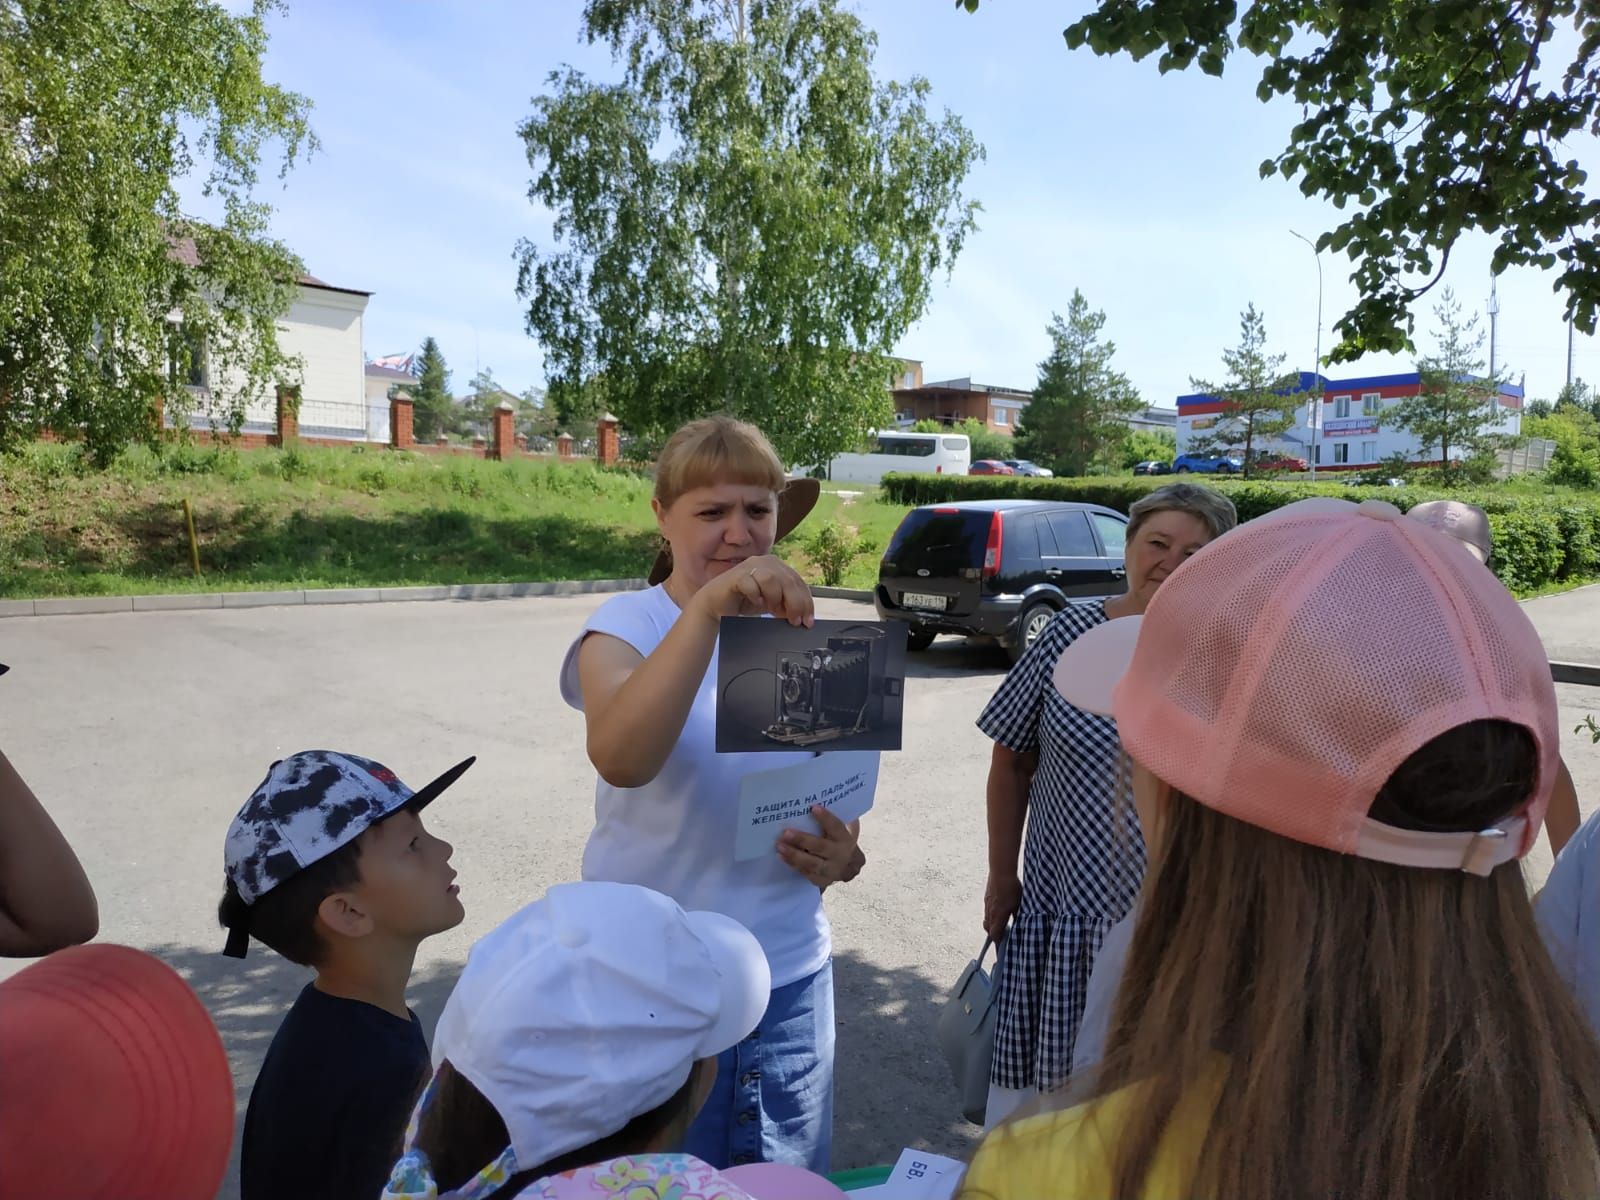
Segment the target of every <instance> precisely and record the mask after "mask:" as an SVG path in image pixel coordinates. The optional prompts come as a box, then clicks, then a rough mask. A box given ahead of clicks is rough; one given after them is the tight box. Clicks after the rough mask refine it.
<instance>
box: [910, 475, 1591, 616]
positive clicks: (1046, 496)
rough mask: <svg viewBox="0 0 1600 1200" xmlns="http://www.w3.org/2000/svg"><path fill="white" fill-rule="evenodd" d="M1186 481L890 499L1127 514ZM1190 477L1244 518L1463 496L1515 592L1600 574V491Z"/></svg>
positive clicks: (1138, 480) (974, 488)
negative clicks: (1077, 504)
mask: <svg viewBox="0 0 1600 1200" xmlns="http://www.w3.org/2000/svg"><path fill="white" fill-rule="evenodd" d="M1176 482H1178V481H1177V480H1176V479H1174V478H1173V477H1172V476H1163V475H1158V476H1149V477H1140V476H1106V477H1103V478H1087V479H1039V478H1035V477H1031V476H1026V475H979V476H970V475H901V474H892V475H886V476H884V479H883V497H884V499H885V500H888V501H891V502H893V503H897V504H938V503H942V502H948V501H957V500H991V499H1002V498H1017V499H1027V500H1077V501H1082V502H1085V503H1089V504H1103V505H1105V506H1106V507H1107V508H1114V509H1116V510H1117V511H1118V512H1124V513H1125V512H1127V511H1128V506H1129V505H1130V504H1132V503H1133V502H1134V501H1135V500H1137V499H1139V498H1140V497H1141V496H1143V495H1145V494H1146V493H1148V492H1152V491H1154V490H1155V489H1156V488H1159V487H1165V486H1166V485H1167V484H1170V483H1176ZM1186 482H1191V483H1200V484H1204V485H1205V486H1207V487H1214V488H1216V490H1217V491H1219V492H1221V493H1223V494H1224V495H1225V496H1227V497H1228V499H1230V500H1232V501H1233V503H1234V507H1235V508H1237V509H1238V510H1239V519H1240V520H1241V521H1248V520H1251V519H1252V518H1255V517H1259V516H1261V515H1262V514H1263V513H1268V512H1271V511H1272V510H1273V509H1275V508H1281V507H1282V506H1283V505H1285V504H1289V503H1291V502H1292V501H1295V500H1303V499H1304V498H1305V497H1307V496H1337V497H1339V498H1340V499H1343V500H1368V499H1372V500H1385V501H1387V502H1389V503H1390V504H1393V505H1394V506H1395V507H1396V508H1399V509H1401V510H1405V509H1408V508H1410V507H1411V506H1412V505H1414V504H1420V503H1422V502H1423V501H1424V500H1439V499H1456V500H1466V501H1468V502H1469V503H1472V504H1476V505H1478V506H1479V507H1480V508H1482V509H1483V510H1484V511H1485V512H1486V513H1488V515H1489V526H1490V528H1491V529H1493V531H1494V557H1493V558H1491V559H1490V560H1489V566H1490V567H1491V568H1493V570H1494V572H1495V574H1496V575H1498V576H1499V577H1500V579H1501V581H1502V582H1504V583H1505V585H1506V586H1507V587H1508V588H1510V589H1512V590H1513V591H1521V592H1526V591H1532V590H1533V589H1536V588H1540V587H1543V586H1545V585H1547V584H1551V583H1559V582H1561V581H1563V580H1569V579H1581V578H1586V577H1589V576H1592V575H1600V493H1597V494H1595V495H1585V494H1583V493H1581V492H1572V491H1561V490H1559V489H1555V488H1552V489H1550V490H1549V492H1548V493H1537V492H1526V491H1510V490H1507V489H1503V488H1495V487H1492V486H1491V487H1482V488H1467V489H1458V490H1454V491H1449V492H1445V491H1438V490H1434V489H1430V488H1417V487H1402V488H1390V487H1349V486H1347V485H1345V484H1342V483H1309V482H1305V481H1300V480H1248V481H1247V480H1234V479H1217V478H1215V477H1211V476H1208V477H1206V478H1203V479H1197V478H1190V479H1187V480H1186Z"/></svg>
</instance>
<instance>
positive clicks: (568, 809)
mask: <svg viewBox="0 0 1600 1200" xmlns="http://www.w3.org/2000/svg"><path fill="white" fill-rule="evenodd" d="M602 599H603V597H593V596H586V597H574V598H561V599H535V600H513V601H499V602H478V603H471V602H457V603H425V604H381V605H348V606H308V607H295V608H276V609H245V610H215V611H201V612H175V613H133V614H111V615H102V616H72V617H31V618H11V619H6V620H0V662H7V663H9V664H11V667H12V672H11V674H10V675H9V676H7V677H6V678H5V679H4V680H0V745H3V746H4V748H5V751H6V753H7V754H8V755H9V756H10V757H11V758H12V760H13V761H14V762H15V764H16V765H17V767H18V769H19V770H21V772H22V773H23V776H24V777H25V778H26V779H28V780H29V781H30V783H31V784H32V785H33V786H34V788H35V790H36V791H37V792H38V793H39V795H40V796H41V797H42V798H43V800H44V801H45V803H46V805H47V806H48V807H49V808H50V810H51V811H52V813H53V814H54V815H55V817H56V818H57V820H58V821H59V822H60V824H61V825H62V827H63V828H64V830H65V831H66V833H67V835H68V837H69V838H70V839H71V841H72V843H73V845H74V846H75V847H76V848H77V849H78V851H79V853H80V855H81V856H82V858H83V860H84V862H85V865H86V867H87V869H88V871H89V874H90V877H91V878H92V879H93V881H94V883H95V887H96V890H97V892H98V894H99V897H100V906H101V935H102V937H103V938H104V939H106V940H113V941H118V942H124V943H127V944H130V945H134V946H139V947H143V948H145V949H148V950H151V951H153V952H155V953H157V954H159V955H161V956H162V957H163V958H165V959H167V960H168V961H169V962H171V963H172V964H173V965H174V966H176V967H177V968H178V969H179V970H180V971H182V972H183V974H184V975H185V976H186V977H187V978H188V979H189V980H190V982H191V983H192V984H193V985H194V986H195V988H196V989H197V990H198V991H199V993H200V995H201V997H202V998H203V999H204V1000H205V1002H206V1004H207V1006H208V1007H209V1008H210V1010H211V1012H212V1014H213V1015H214V1017H215V1018H216V1020H217V1023H218V1025H219V1027H220V1028H221V1030H222V1033H223V1037H224V1039H225V1041H226V1043H227V1045H228V1050H229V1054H230V1057H231V1060H232V1063H233V1067H234V1073H235V1080H236V1082H237V1085H238V1090H239V1110H240V1113H241V1114H242V1112H243V1106H244V1102H245V1101H246V1099H247V1098H248V1095H249V1088H250V1085H251V1083H252V1081H253V1080H254V1077H255V1072H256V1068H257V1065H258V1064H259V1062H260V1057H261V1055H262V1054H263V1053H264V1051H265V1049H266V1045H267V1042H268V1041H269V1040H270V1038H271V1036H272V1033H273V1031H274V1029H275V1028H276V1026H277V1022H278V1021H279V1019H280V1018H281V1015H282V1013H283V1011H284V1009H285V1008H286V1006H287V1005H288V1004H289V1002H290V1001H291V1000H292V998H293V996H294V994H295V993H296V992H297V991H298V990H299V988H300V987H301V986H302V984H303V982H304V980H305V978H306V975H305V973H304V972H303V971H301V970H300V969H299V968H296V967H293V966H291V965H289V964H287V963H284V962H283V961H281V960H279V959H277V958H276V956H274V955H271V954H269V953H266V952H264V951H261V950H260V949H259V948H257V949H254V950H252V953H251V955H250V957H249V959H248V960H246V961H245V962H243V963H238V962H235V961H234V960H232V959H227V958H224V957H222V955H221V954H220V950H221V947H222V936H221V932H220V931H219V930H218V929H217V926H216V918H215V911H216V902H217V899H218V896H219V894H220V889H221V880H222V870H221V865H222V860H221V854H222V839H223V834H224V832H225V830H226V828H227V824H228V822H229V820H230V819H231V817H232V815H233V813H234V812H235V810H236V809H237V808H238V806H239V805H240V804H241V803H242V802H243V800H244V799H245V797H246V796H247V795H248V793H249V791H250V790H251V788H253V787H254V786H255V784H256V783H257V782H258V781H259V780H260V778H261V776H262V775H263V774H264V772H265V769H266V767H267V765H268V764H269V763H271V762H272V761H273V760H274V759H276V758H280V757H282V756H283V755H285V754H287V753H290V752H292V751H294V750H299V749H307V748H313V747H328V748H336V749H348V750H353V751H356V752H359V753H362V754H366V755H370V756H371V757H374V758H377V759H379V760H380V761H383V762H385V763H387V764H388V765H390V766H391V767H393V768H395V769H396V770H397V771H398V772H399V773H400V774H401V776H402V777H403V778H406V779H410V780H415V781H421V780H423V779H426V778H429V777H430V775H431V773H437V772H438V771H440V770H442V769H443V768H444V767H446V766H448V765H449V764H451V763H453V762H455V761H456V760H458V759H459V758H461V757H463V756H465V755H467V754H477V755H478V756H479V759H478V764H477V766H476V767H475V768H474V769H473V770H472V771H471V772H470V773H469V774H468V775H467V776H466V777H465V778H464V779H463V781H462V782H461V783H460V784H458V785H457V786H456V788H454V789H452V791H451V792H450V793H449V794H448V795H447V796H446V797H445V798H444V799H442V800H441V801H440V802H439V803H438V804H437V805H436V806H434V807H433V808H431V809H430V810H429V816H428V821H429V825H430V827H432V828H434V829H436V830H437V831H438V832H439V833H441V834H442V835H443V836H444V837H446V838H447V839H448V840H450V841H451V842H452V843H453V844H454V845H455V847H456V855H455V865H456V866H457V867H458V869H459V870H460V872H461V876H460V883H461V884H462V899H463V901H464V902H465V904H466V907H467V920H466V923H465V924H464V925H463V926H462V927H461V928H460V929H457V930H455V931H452V932H451V933H449V934H446V935H444V936H441V937H439V938H435V939H433V940H431V941H430V942H428V943H427V944H426V945H425V946H424V947H423V950H422V953H421V956H420V957H419V960H418V964H417V973H416V976H415V979H414V987H413V993H412V994H413V1004H414V1006H415V1007H416V1009H417V1011H418V1012H419V1013H420V1014H421V1015H422V1018H423V1020H424V1022H425V1024H426V1025H427V1027H428V1028H429V1029H430V1030H431V1028H432V1024H433V1021H434V1020H435V1018H436V1017H437V1014H438V1012H439V1009H440V1007H441V1006H442V1004H443V1002H444V997H445V995H446V994H447V992H448V989H449V986H450V983H451V981H452V979H453V978H454V975H455V973H456V971H457V970H458V969H459V967H460V964H461V962H462V961H463V960H464V958H465V955H466V951H467V948H468V947H469V946H470V945H471V943H472V941H473V940H474V939H475V938H476V937H478V936H479V935H481V934H482V933H483V932H485V931H486V930H488V929H489V928H490V927H491V926H493V925H494V924H495V923H496V922H498V921H499V920H501V919H502V918H503V917H505V916H506V915H507V914H509V913H510V912H512V911H513V910H514V909H516V908H517V907H519V906H521V905H522V904H524V903H526V902H527V901H528V900H530V899H532V898H533V897H535V896H537V895H538V894H539V893H540V892H541V891H542V890H543V889H544V888H545V887H547V886H549V885H550V884H553V883H556V882H560V881H562V880H567V879H572V878H574V877H575V876H576V873H577V866H578V858H579V852H580V849H581V847H582V844H583V840H584V837H585V835H586V834H587V832H588V829H589V826H590V822H591V819H592V809H591V803H592V797H593V773H592V770H591V768H590V767H589V765H588V763H587V761H586V759H585V757H584V754H583V749H582V747H583V736H582V721H581V718H580V716H579V715H578V714H577V713H574V712H572V711H570V710H569V709H567V708H566V707H565V706H564V705H563V704H562V703H561V700H560V697H559V695H558V693H557V689H556V672H557V669H558V667H559V664H560V661H561V657H562V655H563V653H564V651H565V649H566V646H567V644H568V642H569V640H570V639H571V637H572V635H573V634H574V633H575V632H576V630H577V629H578V628H579V626H580V625H581V624H582V621H583V619H584V616H585V615H586V614H587V613H588V612H589V611H590V610H591V609H592V608H593V607H594V606H595V605H597V604H598V603H600V602H601V600H602ZM819 611H820V615H823V616H833V617H843V618H857V619H859V618H861V617H862V616H863V614H864V613H866V612H867V611H868V610H866V607H865V606H863V605H857V604H852V603H850V602H845V601H822V602H820V604H819ZM1529 611H1530V614H1531V615H1532V616H1533V618H1534V620H1535V622H1536V624H1538V625H1539V627H1540V630H1541V633H1542V634H1543V635H1544V636H1545V638H1546V642H1547V645H1548V647H1549V649H1550V651H1551V654H1552V656H1553V657H1558V658H1564V659H1571V660H1578V661H1587V662H1600V588H1591V589H1587V590H1585V591H1580V592H1574V593H1569V594H1566V595H1563V596H1557V597H1551V598H1548V599H1544V600H1539V601H1535V602H1533V603H1532V604H1530V605H1529ZM1004 665H1005V664H1004V660H1003V659H1002V658H1001V657H1000V656H999V655H998V654H997V653H995V652H993V651H987V650H982V649H975V648H971V647H968V646H965V645H964V644H962V643H960V642H957V641H953V640H950V639H941V640H940V641H939V642H937V643H935V645H934V647H933V649H931V650H930V651H928V652H927V653H925V654H921V655H913V656H911V665H910V668H909V671H910V678H909V679H908V682H907V688H906V732H905V747H904V750H903V751H902V752H901V753H899V754H890V755H886V756H885V758H884V764H883V770H882V777H881V780H880V784H879V791H878V803H877V807H876V808H875V809H874V810H873V812H872V813H871V814H870V815H869V817H868V818H867V821H866V827H865V831H864V845H865V847H866V850H867V853H868V857H869V861H868V865H867V869H866V871H865V872H864V874H863V875H862V876H861V878H860V879H859V880H857V881H856V882H855V883H853V884H851V885H849V886H847V887H843V888H838V889H835V890H834V891H832V892H830V893H829V896H828V909H829V913H830V915H831V917H832V919H833V923H834V929H835V939H836V954H837V959H836V968H835V969H836V980H837V988H838V1013H839V1026H840V1028H839V1047H838V1064H839V1065H838V1114H837V1124H836V1140H835V1164H836V1165H837V1166H840V1167H848V1166H858V1165H865V1164H869V1163H881V1162H890V1161H893V1159H894V1158H895V1157H896V1156H897V1154H898V1152H899V1151H900V1149H901V1148H902V1147H904V1146H908V1145H911V1146H917V1147H921V1148H927V1149H931V1150H935V1151H938V1152H942V1153H946V1154H953V1155H957V1156H960V1155H963V1154H965V1153H966V1152H967V1151H968V1150H969V1149H970V1148H971V1145H972V1142H973V1135H974V1134H975V1132H976V1131H975V1130H974V1129H973V1128H972V1127H971V1126H969V1125H967V1124H966V1123H965V1122H964V1121H963V1120H961V1118H960V1117H959V1115H957V1113H956V1112H955V1105H954V1097H953V1094H952V1090H951V1086H950V1082H949V1079H948V1075H947V1073H946V1070H945V1067H944V1064H943V1062H942V1060H940V1059H939V1058H938V1056H937V1052H936V1051H935V1050H934V1049H933V1043H932V1029H933V1022H934V1018H935V1016H936V1014H937V1011H938V1007H939V1004H940V1002H941V999H942V997H943V994H944V991H945V989H946V988H947V987H948V986H949V985H950V984H951V983H952V982H953V981H954V979H955V977H956V975H957V974H958V973H959V972H960V970H961V968H962V966H963V965H964V964H965V963H966V961H967V960H968V959H969V958H970V957H971V956H972V955H973V954H974V953H975V952H976V951H977V949H978V946H979V944H980V942H981V940H982V931H981V929H980V925H979V916H980V907H981V894H982V887H983V876H984V855H983V840H984V824H983V784H984V776H985V772H986V766H987V761H988V743H987V741H986V740H985V739H984V738H983V737H981V736H980V735H979V734H978V733H977V732H976V730H974V729H973V725H972V723H973V720H974V719H975V718H976V716H977V714H978V712H979V710H980V709H981V708H982V706H983V704H984V702H985V701H986V700H987V699H988V697H989V696H990V695H991V694H992V693H993V691H994V688H995V686H996V685H997V683H998V682H999V679H1000V676H1001V675H1002V674H1003V673H1004ZM1560 691H1561V698H1562V703H1563V713H1562V716H1563V722H1564V726H1565V729H1566V730H1570V729H1571V728H1572V727H1573V726H1575V725H1576V724H1577V723H1578V722H1579V721H1580V720H1581V719H1582V716H1583V715H1584V713H1585V712H1588V711H1596V712H1600V691H1597V690H1596V689H1588V688H1579V687H1563V688H1561V689H1560ZM1567 757H1568V760H1569V763H1570V764H1571V766H1572V767H1573V772H1574V775H1575V776H1576V778H1577V780H1578V786H1579V794H1580V796H1582V797H1584V798H1585V801H1586V807H1587V806H1590V805H1593V804H1595V803H1600V747H1591V746H1589V744H1588V742H1587V739H1586V738H1585V739H1583V740H1581V741H1580V740H1578V739H1576V738H1574V739H1571V740H1570V741H1569V743H1568V752H1567ZM1547 869H1548V856H1547V855H1545V854H1540V855H1538V856H1536V857H1535V859H1534V860H1533V861H1532V862H1531V863H1530V871H1531V873H1532V874H1533V875H1534V876H1535V877H1536V878H1542V875H1543V873H1544V871H1545V870H1547ZM20 965H21V964H17V963H0V977H3V976H4V975H6V974H9V973H10V972H12V971H14V970H16V969H17V968H18V966H20ZM235 1194H236V1190H235V1188H234V1184H233V1180H232V1177H231V1176H230V1180H229V1183H228V1186H227V1187H226V1188H225V1189H224V1192H223V1195H224V1196H225V1197H232V1196H234V1195H235Z"/></svg>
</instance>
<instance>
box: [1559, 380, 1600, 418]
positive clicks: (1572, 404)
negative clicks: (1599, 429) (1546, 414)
mask: <svg viewBox="0 0 1600 1200" xmlns="http://www.w3.org/2000/svg"><path fill="white" fill-rule="evenodd" d="M1555 407H1556V409H1557V410H1560V409H1566V408H1576V409H1578V410H1580V411H1582V412H1586V413H1588V414H1589V415H1590V416H1591V417H1594V418H1595V420H1597V421H1600V392H1597V391H1595V390H1594V389H1593V388H1591V387H1590V386H1589V385H1588V384H1586V383H1585V382H1584V381H1583V380H1582V379H1574V380H1573V381H1572V382H1571V383H1569V384H1567V385H1566V386H1565V387H1563V388H1562V389H1561V394H1560V395H1559V396H1557V397H1556V404H1555Z"/></svg>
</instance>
